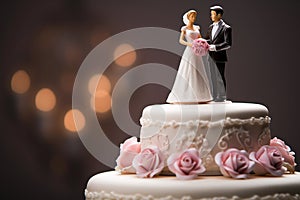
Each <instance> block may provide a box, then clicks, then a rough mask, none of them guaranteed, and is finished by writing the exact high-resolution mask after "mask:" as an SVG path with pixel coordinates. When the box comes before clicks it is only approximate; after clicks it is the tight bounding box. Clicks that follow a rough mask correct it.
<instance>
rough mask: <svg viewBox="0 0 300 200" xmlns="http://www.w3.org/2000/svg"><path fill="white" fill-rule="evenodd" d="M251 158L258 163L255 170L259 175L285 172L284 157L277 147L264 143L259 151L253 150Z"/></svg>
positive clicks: (277, 174)
mask: <svg viewBox="0 0 300 200" xmlns="http://www.w3.org/2000/svg"><path fill="white" fill-rule="evenodd" d="M249 158H250V159H251V160H253V161H254V162H255V163H256V165H255V166H254V169H253V170H254V172H255V173H256V174H257V175H265V174H268V173H270V174H271V175H273V176H282V174H283V173H284V172H285V168H284V167H283V157H282V155H281V153H280V151H279V150H278V148H277V147H274V146H269V145H264V146H262V147H261V148H260V149H259V150H258V151H257V152H251V153H250V156H249Z"/></svg>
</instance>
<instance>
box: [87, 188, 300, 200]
mask: <svg viewBox="0 0 300 200" xmlns="http://www.w3.org/2000/svg"><path fill="white" fill-rule="evenodd" d="M85 197H86V200H101V199H106V200H115V199H124V200H192V199H193V198H192V197H191V196H183V197H181V198H174V197H172V196H171V195H169V196H166V197H160V198H155V197H154V196H152V195H141V194H134V195H122V194H117V193H114V192H109V193H108V192H105V191H101V192H89V191H88V190H87V189H86V190H85ZM277 199H280V200H300V194H294V195H292V194H288V193H286V194H277V193H276V194H273V195H266V196H258V195H253V196H252V197H247V198H242V197H239V196H232V197H212V198H211V197H209V198H200V199H195V200H277Z"/></svg>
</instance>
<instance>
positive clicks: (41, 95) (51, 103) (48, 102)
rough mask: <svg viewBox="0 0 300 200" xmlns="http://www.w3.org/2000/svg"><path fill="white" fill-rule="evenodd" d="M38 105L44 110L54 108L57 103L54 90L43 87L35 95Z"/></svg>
mask: <svg viewBox="0 0 300 200" xmlns="http://www.w3.org/2000/svg"><path fill="white" fill-rule="evenodd" d="M35 105H36V107H37V108H38V109H39V110H41V111H44V112H47V111H50V110H52V109H53V108H54V107H55V105H56V97H55V94H54V92H53V91H52V90H50V89H48V88H43V89H41V90H40V91H38V93H37V94H36V96H35Z"/></svg>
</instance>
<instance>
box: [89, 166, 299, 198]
mask: <svg viewBox="0 0 300 200" xmlns="http://www.w3.org/2000/svg"><path fill="white" fill-rule="evenodd" d="M85 196H86V199H87V200H100V199H128V200H129V199H132V200H137V199H138V200H143V199H147V200H154V199H161V200H163V199H164V200H167V199H168V200H171V199H182V200H183V199H185V200H187V199H198V200H200V199H203V200H204V199H206V200H209V199H214V200H216V199H222V200H229V199H232V200H233V199H234V200H239V199H252V200H256V199H265V200H272V199H282V200H285V199H300V174H299V173H296V174H286V175H284V176H282V177H258V176H252V177H250V178H249V179H245V180H235V179H231V178H226V177H223V176H199V177H198V178H197V179H194V180H189V181H180V180H178V179H176V177H174V176H159V177H155V178H152V179H145V178H137V176H136V175H120V174H119V173H118V172H116V171H110V172H104V173H100V174H97V175H95V176H93V177H92V178H91V179H90V180H89V182H88V184H87V188H86V190H85Z"/></svg>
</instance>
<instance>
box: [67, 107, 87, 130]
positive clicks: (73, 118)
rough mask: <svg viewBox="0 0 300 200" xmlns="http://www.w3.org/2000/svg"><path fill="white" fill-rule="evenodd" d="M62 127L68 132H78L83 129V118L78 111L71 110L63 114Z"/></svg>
mask: <svg viewBox="0 0 300 200" xmlns="http://www.w3.org/2000/svg"><path fill="white" fill-rule="evenodd" d="M64 125H65V128H66V129H67V130H68V131H71V132H76V131H80V130H82V129H83V128H84V127H85V117H84V115H83V114H82V113H81V112H80V111H79V110H77V109H71V110H69V111H68V112H67V113H66V114H65V117H64Z"/></svg>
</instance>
